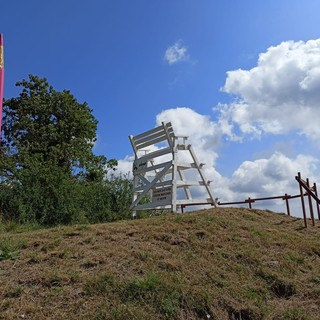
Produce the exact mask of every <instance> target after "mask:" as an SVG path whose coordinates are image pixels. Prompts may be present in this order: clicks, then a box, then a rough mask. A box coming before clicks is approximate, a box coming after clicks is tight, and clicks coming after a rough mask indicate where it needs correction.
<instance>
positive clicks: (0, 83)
mask: <svg viewBox="0 0 320 320" xmlns="http://www.w3.org/2000/svg"><path fill="white" fill-rule="evenodd" d="M3 88H4V53H3V35H2V34H1V33H0V143H1V140H2V104H3Z"/></svg>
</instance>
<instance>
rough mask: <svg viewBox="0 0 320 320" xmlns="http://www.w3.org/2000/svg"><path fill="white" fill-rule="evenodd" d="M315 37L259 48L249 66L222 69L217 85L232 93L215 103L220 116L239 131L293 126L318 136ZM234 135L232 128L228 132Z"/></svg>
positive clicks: (319, 49) (318, 46)
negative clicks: (223, 74) (228, 98)
mask: <svg viewBox="0 0 320 320" xmlns="http://www.w3.org/2000/svg"><path fill="white" fill-rule="evenodd" d="M319 66H320V39H317V40H310V41H307V42H303V41H298V42H294V41H286V42H282V43H281V44H279V45H278V46H274V47H270V48H268V50H267V51H266V52H264V53H261V54H260V56H259V59H258V63H257V66H256V67H254V68H252V69H251V70H241V69H239V70H234V71H229V72H227V79H226V82H225V85H224V87H223V88H222V90H223V91H224V92H226V93H229V94H233V95H236V96H237V98H236V99H235V100H234V102H233V103H231V104H229V105H218V107H217V109H218V111H219V112H220V113H221V114H220V121H221V122H222V121H224V122H225V123H228V124H229V126H232V127H233V128H234V127H237V128H239V130H240V131H241V133H242V135H247V134H250V135H253V136H261V134H262V133H264V132H265V133H272V134H284V133H288V132H290V131H298V132H300V133H302V134H304V135H306V136H307V137H309V138H312V139H318V138H320V126H319V125H318V117H317V116H316V115H317V114H318V113H319V111H320V104H319V101H320V67H319ZM229 136H230V138H232V137H233V138H234V131H232V132H229Z"/></svg>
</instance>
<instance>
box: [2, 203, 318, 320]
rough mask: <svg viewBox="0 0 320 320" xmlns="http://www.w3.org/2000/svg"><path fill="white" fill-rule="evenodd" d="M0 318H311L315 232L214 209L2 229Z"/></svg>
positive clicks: (279, 219) (290, 222)
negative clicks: (99, 221) (83, 222)
mask: <svg viewBox="0 0 320 320" xmlns="http://www.w3.org/2000/svg"><path fill="white" fill-rule="evenodd" d="M0 319H33V320H35V319H92V320H94V319H97V320H98V319H219V320H220V319H241V320H246V319H320V224H319V223H317V226H316V227H310V228H308V229H305V228H303V221H302V220H300V219H296V218H290V217H288V216H284V215H279V214H275V213H272V212H270V211H261V210H249V209H234V208H233V209H232V208H218V209H209V210H203V211H198V212H192V213H187V214H183V215H172V214H170V215H165V216H159V217H152V218H148V219H141V220H135V221H120V222H116V223H109V224H99V225H78V226H68V227H59V228H53V229H46V230H36V231H27V232H21V231H19V230H11V231H9V232H8V231H3V232H1V234H0Z"/></svg>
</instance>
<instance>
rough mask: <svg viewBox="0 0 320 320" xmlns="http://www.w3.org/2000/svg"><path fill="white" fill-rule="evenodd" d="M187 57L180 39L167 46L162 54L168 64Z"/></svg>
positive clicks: (186, 51) (185, 48)
mask: <svg viewBox="0 0 320 320" xmlns="http://www.w3.org/2000/svg"><path fill="white" fill-rule="evenodd" d="M188 59H189V54H188V50H187V47H186V46H184V45H183V43H182V41H181V40H179V41H177V42H176V43H175V44H174V45H172V46H171V47H169V48H167V50H166V52H165V54H164V60H165V61H166V62H167V63H169V64H170V65H172V64H175V63H177V62H180V61H185V60H188Z"/></svg>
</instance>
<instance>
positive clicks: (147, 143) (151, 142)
mask: <svg viewBox="0 0 320 320" xmlns="http://www.w3.org/2000/svg"><path fill="white" fill-rule="evenodd" d="M162 141H167V142H168V143H169V141H168V138H167V136H166V135H161V136H159V137H158V138H155V139H152V140H146V141H145V142H143V143H136V144H135V146H136V148H137V149H138V150H139V149H143V148H145V147H148V146H152V145H154V144H156V143H159V142H162Z"/></svg>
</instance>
